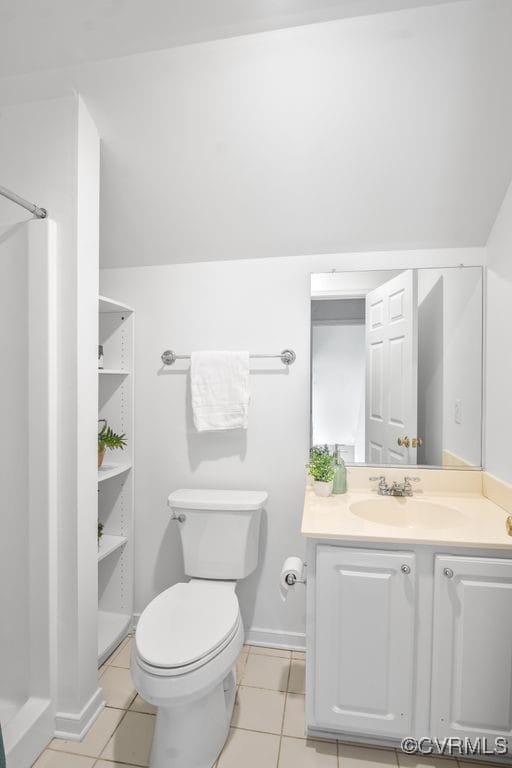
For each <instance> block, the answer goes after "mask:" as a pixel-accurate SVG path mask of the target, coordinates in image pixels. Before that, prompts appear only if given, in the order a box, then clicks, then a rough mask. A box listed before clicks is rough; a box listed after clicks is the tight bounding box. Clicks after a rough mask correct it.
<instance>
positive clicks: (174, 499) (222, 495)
mask: <svg viewBox="0 0 512 768" xmlns="http://www.w3.org/2000/svg"><path fill="white" fill-rule="evenodd" d="M267 499H268V494H267V492H266V491H219V490H206V489H200V490H199V489H193V488H180V489H179V490H177V491H173V492H172V493H171V494H170V496H169V498H168V500H167V503H168V505H169V506H170V507H173V508H175V509H212V510H217V509H224V510H226V511H234V510H239V511H240V512H248V511H251V510H256V509H261V508H262V507H264V506H265V502H266V501H267Z"/></svg>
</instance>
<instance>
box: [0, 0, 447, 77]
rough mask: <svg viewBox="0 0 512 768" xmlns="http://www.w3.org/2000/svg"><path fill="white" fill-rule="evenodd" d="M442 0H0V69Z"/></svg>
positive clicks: (14, 70)
mask: <svg viewBox="0 0 512 768" xmlns="http://www.w3.org/2000/svg"><path fill="white" fill-rule="evenodd" d="M445 1H446V0H88V1H87V2H83V0H0V77H3V76H6V75H13V74H21V73H27V72H35V71H41V70H42V69H54V68H57V67H66V66H72V65H76V64H80V63H83V62H86V61H97V60H100V59H110V58H115V57H119V56H129V55H131V54H134V53H143V52H147V51H156V50H159V49H163V48H172V47H175V46H178V45H187V44H190V43H198V42H204V41H206V40H217V39H220V38H223V37H234V36H237V35H245V34H250V33H254V32H264V31H268V30H271V29H282V28H285V27H293V26H297V25H301V24H313V23H315V22H320V21H328V20H332V19H342V18H349V17H351V16H364V15H367V14H372V13H383V12H386V11H390V10H398V9H400V8H414V7H416V6H420V5H436V4H437V3H442V2H445Z"/></svg>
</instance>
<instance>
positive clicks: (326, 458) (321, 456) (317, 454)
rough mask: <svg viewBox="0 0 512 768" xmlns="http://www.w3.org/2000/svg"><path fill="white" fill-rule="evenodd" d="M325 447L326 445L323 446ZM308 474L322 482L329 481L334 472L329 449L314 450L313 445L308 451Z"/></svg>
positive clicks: (332, 477) (334, 468)
mask: <svg viewBox="0 0 512 768" xmlns="http://www.w3.org/2000/svg"><path fill="white" fill-rule="evenodd" d="M325 447H326V448H327V446H325ZM308 469H309V474H310V475H311V477H312V478H313V479H314V480H317V481H319V482H322V483H330V482H331V480H333V479H334V475H335V474H336V467H335V466H334V460H333V457H332V456H331V454H330V453H329V451H328V450H327V451H325V450H321V451H319V450H316V449H315V447H313V448H312V449H311V451H310V461H309V465H308Z"/></svg>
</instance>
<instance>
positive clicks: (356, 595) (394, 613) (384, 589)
mask: <svg viewBox="0 0 512 768" xmlns="http://www.w3.org/2000/svg"><path fill="white" fill-rule="evenodd" d="M415 580H416V568H415V558H414V554H413V553H411V552H378V551H372V550H363V549H349V548H344V547H337V546H319V547H318V548H317V581H316V584H317V590H316V596H315V599H316V627H315V632H316V650H315V691H314V697H315V712H316V717H317V720H318V723H319V724H321V725H323V726H325V727H328V728H334V729H336V730H343V731H362V732H367V731H371V732H372V733H381V734H385V735H388V736H390V735H393V736H398V735H400V734H401V733H405V732H408V731H409V729H410V725H411V709H412V685H413V656H414V612H415Z"/></svg>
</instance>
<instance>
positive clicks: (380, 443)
mask: <svg viewBox="0 0 512 768" xmlns="http://www.w3.org/2000/svg"><path fill="white" fill-rule="evenodd" d="M417 294H418V291H417V279H416V272H415V271H414V270H411V269H408V270H406V271H404V272H402V273H401V274H399V275H397V276H396V277H394V278H393V279H392V280H389V281H388V282H387V283H384V285H381V286H380V287H379V288H376V289H375V290H373V291H371V292H370V293H368V294H367V296H366V461H367V462H368V463H370V464H416V461H417V449H416V446H415V445H414V438H415V437H416V431H417V421H418V414H417V391H418V322H417V320H418V300H417ZM406 438H408V440H407V439H406ZM400 441H402V445H401V444H400ZM408 441H409V445H407V442H408ZM404 443H405V444H404Z"/></svg>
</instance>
